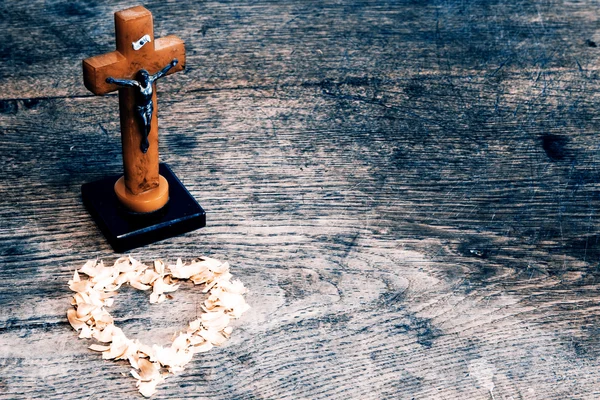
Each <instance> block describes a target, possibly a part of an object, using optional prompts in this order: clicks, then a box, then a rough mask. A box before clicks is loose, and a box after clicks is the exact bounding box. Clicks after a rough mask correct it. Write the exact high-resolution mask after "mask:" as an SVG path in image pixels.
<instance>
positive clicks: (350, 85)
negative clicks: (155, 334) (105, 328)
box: [0, 0, 600, 399]
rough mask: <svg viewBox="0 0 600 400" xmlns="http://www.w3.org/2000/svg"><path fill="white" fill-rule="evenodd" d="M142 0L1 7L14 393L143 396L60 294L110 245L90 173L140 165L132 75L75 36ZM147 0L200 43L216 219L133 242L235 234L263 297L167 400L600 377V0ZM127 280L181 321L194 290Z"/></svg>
mask: <svg viewBox="0 0 600 400" xmlns="http://www.w3.org/2000/svg"><path fill="white" fill-rule="evenodd" d="M129 5H130V4H126V3H124V2H117V3H114V4H109V3H108V2H95V3H90V4H87V3H84V2H74V3H73V2H71V3H68V4H67V3H66V2H59V1H55V2H37V1H34V2H28V3H20V2H15V1H9V2H4V3H2V4H0V30H1V31H2V32H4V35H5V39H6V40H3V41H0V55H1V56H2V59H3V61H5V62H2V63H0V154H2V158H0V176H1V177H2V183H1V184H0V277H1V278H2V279H3V281H2V282H3V284H2V285H0V305H1V306H2V307H1V308H0V309H1V310H2V312H1V314H0V397H3V398H4V397H5V398H56V399H59V398H60V399H67V398H81V397H84V398H122V397H124V396H125V397H134V396H137V391H136V389H135V387H134V385H133V381H132V380H131V379H130V378H127V377H123V376H121V374H122V373H127V368H126V367H125V365H124V364H115V363H110V362H104V361H102V360H100V359H99V357H98V355H97V354H93V353H91V352H90V351H88V350H87V349H86V342H85V341H83V340H78V339H76V336H75V334H74V332H72V331H71V329H70V327H69V326H68V323H67V321H66V318H65V312H66V308H67V307H68V297H69V293H68V289H67V287H66V285H65V283H66V281H67V280H68V279H69V277H70V275H71V273H72V271H73V270H74V269H75V268H77V267H79V266H80V265H82V264H83V262H84V261H85V260H87V259H90V258H96V257H99V258H103V259H106V260H108V259H114V258H115V257H116V255H115V254H114V253H113V252H112V251H111V249H110V248H109V247H108V245H107V244H106V243H105V241H104V239H103V238H102V237H101V235H100V234H99V232H98V230H97V229H96V227H95V226H94V225H93V222H92V221H91V219H90V217H89V216H88V215H87V213H86V212H85V210H84V209H83V206H82V203H81V199H80V196H79V188H80V185H81V184H82V183H83V182H87V181H91V180H94V179H97V178H100V177H102V176H104V175H108V174H113V173H118V172H119V171H120V170H121V158H120V147H119V146H120V144H119V127H118V118H117V98H116V96H107V97H102V98H101V97H93V96H91V95H89V94H88V93H87V92H86V91H85V88H84V87H83V85H82V83H81V72H80V60H81V59H82V58H85V57H88V56H90V55H93V54H99V53H102V52H105V51H109V50H111V49H112V48H113V44H112V43H113V37H112V35H113V26H112V16H111V13H112V12H114V11H116V10H119V9H122V8H125V7H127V6H129ZM146 6H147V7H148V8H149V9H150V10H151V11H152V12H153V13H154V15H155V33H156V35H157V36H162V35H165V34H169V33H176V34H178V35H179V36H181V37H183V38H184V40H185V41H186V43H187V49H188V52H189V56H188V69H187V71H186V73H185V74H178V75H180V76H174V77H169V78H166V79H165V80H164V81H163V82H161V83H160V85H159V96H160V97H159V112H160V128H161V135H162V139H161V154H162V160H164V161H166V162H168V163H170V165H171V166H172V167H173V169H174V171H175V172H176V173H177V174H178V175H179V176H180V177H182V180H183V181H184V183H185V184H186V186H187V187H188V189H189V190H190V191H191V192H192V194H193V195H194V196H195V197H196V198H197V199H199V201H200V203H201V204H202V206H203V207H204V208H205V209H206V211H207V213H208V226H207V228H205V229H203V230H202V231H199V232H195V233H191V234H188V235H185V236H182V237H178V238H173V239H170V240H166V241H163V242H160V243H157V244H154V245H151V246H148V247H145V248H143V249H138V250H135V251H133V252H132V253H131V254H132V255H134V256H135V257H138V258H141V259H143V260H145V261H150V260H152V259H154V258H159V257H160V258H167V259H170V260H174V259H175V258H177V257H182V258H184V259H185V258H188V259H189V258H191V257H194V256H196V255H198V254H209V255H213V256H216V257H221V258H224V259H228V260H229V261H230V262H231V263H232V265H233V273H234V274H235V275H236V276H237V277H239V278H240V279H242V280H243V281H244V282H245V283H246V284H247V286H249V288H250V289H251V293H250V294H249V295H248V302H249V303H250V304H251V305H252V307H253V308H252V310H251V311H250V312H249V313H248V314H246V315H245V316H244V317H243V318H242V320H241V321H239V322H238V323H237V324H236V327H237V329H236V330H235V331H234V334H233V337H232V339H231V341H230V342H228V344H227V345H226V346H225V347H223V348H221V349H215V350H214V351H212V352H209V353H207V354H205V355H202V356H201V357H197V359H196V360H195V361H193V362H192V364H190V366H189V368H188V369H187V370H186V371H185V372H184V373H182V374H181V375H180V376H178V377H171V378H169V379H168V380H167V381H166V383H165V384H164V385H163V386H162V387H161V389H160V392H159V394H158V395H157V398H183V397H195V398H204V397H207V398H208V397H210V398H222V399H231V398H247V399H250V398H289V399H298V398H307V399H308V398H310V399H317V398H328V399H329V398H340V399H341V398H369V399H381V398H406V399H411V398H418V399H430V398H439V399H465V398H492V396H491V394H490V389H491V388H492V387H493V390H492V393H493V395H494V398H495V399H502V398H504V399H510V398H514V399H519V398H523V399H563V398H581V399H589V398H596V397H600V392H599V389H598V379H599V375H598V372H597V371H598V369H599V368H598V367H599V356H600V354H599V352H598V348H599V347H598V345H599V344H600V343H599V339H598V337H599V335H598V326H599V325H598V323H599V314H598V300H599V297H600V296H599V295H598V289H599V287H598V283H597V278H598V263H599V258H600V246H599V243H598V232H597V231H598V229H597V226H598V209H599V207H598V206H599V200H600V198H599V196H598V179H597V171H598V160H597V151H598V144H597V142H598V141H597V130H598V129H597V128H598V123H597V118H596V117H595V114H596V109H597V107H596V105H597V101H596V100H597V99H598V94H597V93H598V89H599V87H598V83H597V71H596V65H597V63H598V55H599V53H598V48H597V47H594V46H593V42H598V43H600V36H599V34H598V33H597V32H596V31H597V15H596V10H595V7H594V4H593V3H592V2H574V3H563V2H558V1H551V2H546V3H543V4H540V3H535V2H530V1H517V2H503V1H496V2H487V1H485V2H484V1H476V2H459V1H452V0H451V1H444V2H442V1H431V2H423V3H422V2H408V1H406V2H384V1H352V2H346V3H339V2H333V1H324V2H318V4H316V2H314V3H305V2H300V1H288V2H276V1H272V2H267V1H264V2H250V3H247V4H237V3H234V2H202V3H199V4H196V3H194V2H188V1H185V2H178V3H177V4H175V3H170V2H164V3H159V2H150V3H149V4H147V5H146ZM119 299H120V305H119V307H121V308H119V309H118V310H117V311H118V312H117V311H116V313H117V315H118V317H119V322H120V323H121V325H122V326H124V329H126V331H128V332H131V333H132V334H133V333H138V334H140V335H144V326H145V325H144V324H145V321H150V324H151V326H152V327H154V328H155V329H157V330H159V332H160V335H161V338H162V340H167V339H168V335H169V333H170V332H172V331H174V330H176V329H178V327H179V326H182V325H183V324H185V321H186V320H187V319H188V318H189V319H191V318H192V317H193V315H191V314H194V313H195V305H196V304H197V303H198V301H199V298H198V295H197V294H196V292H194V291H193V290H187V291H183V292H182V293H178V295H177V298H176V299H177V301H178V303H177V305H176V306H172V307H177V309H178V310H181V313H173V312H172V310H173V308H170V306H169V305H165V306H159V307H158V308H156V307H150V306H149V305H147V303H146V302H145V301H144V298H143V296H138V295H137V294H131V293H122V294H121V295H120V296H119ZM133 310H140V314H141V319H140V318H138V317H137V316H135V315H133V314H132V311H133ZM492 385H493V386H492Z"/></svg>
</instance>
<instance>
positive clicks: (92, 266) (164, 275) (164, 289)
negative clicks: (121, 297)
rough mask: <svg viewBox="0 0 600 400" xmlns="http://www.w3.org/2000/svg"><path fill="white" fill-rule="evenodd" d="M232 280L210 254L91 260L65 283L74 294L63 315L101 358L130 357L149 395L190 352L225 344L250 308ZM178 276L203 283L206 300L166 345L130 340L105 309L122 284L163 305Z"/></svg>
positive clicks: (186, 360) (226, 267)
mask: <svg viewBox="0 0 600 400" xmlns="http://www.w3.org/2000/svg"><path fill="white" fill-rule="evenodd" d="M82 275H86V276H87V279H84V278H85V277H82ZM231 278H232V275H231V273H230V272H229V263H227V262H221V261H218V260H215V259H213V258H208V257H201V258H199V259H197V260H196V261H193V262H191V263H190V264H184V263H182V262H181V259H178V260H177V263H176V264H175V265H165V263H163V262H162V261H154V264H153V266H152V267H150V266H147V265H145V264H143V263H141V262H139V261H137V260H135V259H134V258H132V257H128V256H126V257H121V258H119V259H117V260H116V261H115V263H114V265H113V266H112V267H107V266H105V265H104V263H103V262H102V261H98V260H90V261H88V262H86V263H85V265H84V266H83V267H81V268H80V269H79V270H75V273H74V274H73V279H71V280H69V282H68V284H69V289H71V290H72V291H74V292H76V293H75V295H74V296H73V298H72V300H71V305H72V306H73V307H72V308H70V309H69V310H68V311H67V318H68V319H69V323H70V324H71V326H72V327H73V328H74V329H75V330H76V331H77V332H79V337H80V338H82V339H83V338H85V339H95V340H96V343H94V344H92V345H91V346H89V348H90V349H91V350H94V351H98V352H102V358H103V359H105V360H127V361H129V363H130V364H131V366H132V367H133V369H131V371H130V372H131V375H132V376H133V377H134V378H135V379H137V384H136V386H137V387H138V389H139V391H140V393H141V394H142V395H143V396H145V397H150V396H152V395H153V394H154V393H156V386H157V385H158V384H159V383H160V382H162V381H164V379H165V377H166V376H168V375H169V374H176V373H178V372H181V371H183V369H184V366H185V365H186V364H187V363H189V362H190V361H191V360H192V357H193V356H194V354H196V353H202V352H206V351H209V350H210V349H211V348H212V347H213V346H220V345H222V344H223V343H225V341H226V340H227V339H228V338H229V336H230V335H231V331H232V328H231V327H230V326H229V322H230V321H231V319H232V318H239V317H240V316H241V315H242V314H243V313H244V312H245V311H247V310H248V309H249V308H250V307H249V306H248V304H246V301H245V300H244V296H243V294H244V293H246V288H245V287H244V285H243V283H242V282H240V281H239V280H232V279H231ZM182 280H191V281H192V282H193V283H194V284H195V285H202V284H203V285H204V289H203V292H204V293H207V294H208V298H207V299H206V300H205V301H204V304H203V306H202V309H203V311H204V312H203V313H202V315H201V316H200V318H198V319H196V320H194V321H192V322H190V323H189V325H188V327H187V329H186V331H185V332H179V334H176V335H175V336H174V339H173V342H172V343H171V345H170V346H167V347H163V346H159V345H156V344H153V345H151V346H150V345H146V344H143V343H140V342H139V341H138V340H136V339H129V338H128V337H127V336H125V334H124V333H123V331H122V330H121V329H120V328H118V327H117V326H116V325H115V323H114V319H113V317H112V316H111V315H110V313H109V312H108V311H107V308H110V307H111V306H112V305H113V303H114V296H115V295H116V294H117V292H118V290H119V288H120V287H121V286H122V285H125V284H128V285H130V286H131V287H133V288H135V289H139V290H150V289H152V294H151V295H150V303H161V302H163V301H165V300H167V296H168V295H165V293H169V292H174V291H175V290H177V288H178V287H179V285H178V284H177V282H179V281H182Z"/></svg>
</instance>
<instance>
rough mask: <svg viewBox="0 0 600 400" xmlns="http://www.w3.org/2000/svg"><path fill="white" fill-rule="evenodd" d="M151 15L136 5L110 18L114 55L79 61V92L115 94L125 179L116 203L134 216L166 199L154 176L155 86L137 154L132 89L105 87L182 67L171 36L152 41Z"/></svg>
mask: <svg viewBox="0 0 600 400" xmlns="http://www.w3.org/2000/svg"><path fill="white" fill-rule="evenodd" d="M153 31H154V29H153V23H152V14H151V13H150V11H148V10H147V9H146V8H144V7H142V6H137V7H133V8H129V9H127V10H123V11H119V12H117V13H115V33H116V41H117V50H116V51H112V52H110V53H106V54H102V55H98V56H94V57H90V58H87V59H85V60H83V79H84V84H85V87H87V88H88V89H89V90H90V91H91V92H93V93H94V94H97V95H103V94H106V93H109V92H113V91H115V90H119V111H120V118H121V141H122V145H123V167H124V173H125V175H124V176H123V177H122V178H121V179H119V180H118V181H117V183H116V184H115V192H116V194H117V197H118V198H119V200H120V201H121V202H122V203H123V204H124V205H125V206H127V207H128V208H129V209H131V210H132V211H135V212H151V211H155V210H157V209H159V208H161V207H162V206H164V205H165V204H166V203H167V201H168V199H169V191H168V183H167V181H166V180H165V179H164V178H163V177H162V176H160V175H159V173H158V119H157V111H158V110H157V104H156V84H153V89H154V90H153V96H152V102H153V106H154V107H153V108H154V112H153V114H152V121H151V130H150V134H149V135H148V141H149V148H148V150H147V151H146V152H143V151H142V150H141V149H140V143H141V142H142V135H143V132H144V127H143V126H142V124H141V123H140V122H139V118H138V116H137V113H136V110H135V107H136V102H135V99H136V90H137V89H134V88H122V87H119V86H117V85H115V84H109V83H107V82H106V79H107V78H109V77H112V78H117V79H134V78H135V76H136V74H137V73H138V72H139V71H140V70H141V69H145V70H146V71H148V73H149V74H155V73H157V72H158V71H160V70H161V69H163V68H164V67H165V66H166V65H168V64H169V63H170V62H171V61H172V60H173V59H177V60H178V64H177V65H176V66H175V67H173V68H171V69H170V70H169V71H168V74H171V73H173V72H177V71H181V70H183V69H184V68H185V47H184V44H183V41H182V40H181V39H180V38H178V37H177V36H166V37H163V38H160V39H157V40H154V32H153Z"/></svg>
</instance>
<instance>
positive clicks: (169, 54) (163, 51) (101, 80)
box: [83, 35, 185, 95]
mask: <svg viewBox="0 0 600 400" xmlns="http://www.w3.org/2000/svg"><path fill="white" fill-rule="evenodd" d="M174 58H176V59H177V60H178V63H177V65H176V66H174V67H173V68H171V69H170V70H169V71H168V72H167V74H166V75H170V74H172V73H174V72H177V71H181V70H183V69H184V68H185V46H184V44H183V40H181V39H180V38H178V37H177V36H174V35H171V36H165V37H162V38H160V39H156V41H155V42H154V52H153V54H152V56H151V57H150V58H147V59H144V60H141V61H140V60H135V61H130V60H128V59H127V58H126V57H125V56H123V55H122V54H121V53H119V52H118V51H112V52H110V53H106V54H101V55H99V56H94V57H90V58H86V59H85V60H83V82H84V84H85V87H86V88H88V90H90V91H91V92H92V93H94V94H97V95H102V94H107V93H110V92H113V91H115V90H117V89H119V86H117V85H115V84H110V83H107V82H106V78H108V77H112V78H115V79H134V78H135V75H136V74H137V72H138V71H139V70H140V69H145V70H146V71H148V73H149V74H151V75H153V74H155V73H157V72H158V71H160V70H162V69H163V68H164V67H165V65H167V64H169V63H170V62H171V61H172V60H173V59H174Z"/></svg>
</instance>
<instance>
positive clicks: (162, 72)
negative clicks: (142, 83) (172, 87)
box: [152, 58, 178, 81]
mask: <svg viewBox="0 0 600 400" xmlns="http://www.w3.org/2000/svg"><path fill="white" fill-rule="evenodd" d="M177 63H178V61H177V59H176V58H174V59H173V61H171V62H170V63H169V64H167V66H166V67H164V68H163V69H161V70H160V71H158V72H157V73H156V74H154V75H152V81H155V80H157V79H160V78H162V77H163V76H165V75H166V74H167V72H169V70H170V69H171V68H173V67H174V66H176V65H177Z"/></svg>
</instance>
